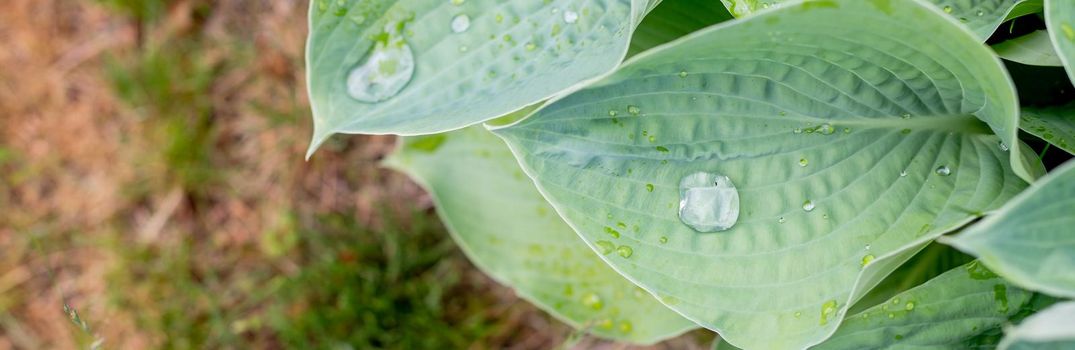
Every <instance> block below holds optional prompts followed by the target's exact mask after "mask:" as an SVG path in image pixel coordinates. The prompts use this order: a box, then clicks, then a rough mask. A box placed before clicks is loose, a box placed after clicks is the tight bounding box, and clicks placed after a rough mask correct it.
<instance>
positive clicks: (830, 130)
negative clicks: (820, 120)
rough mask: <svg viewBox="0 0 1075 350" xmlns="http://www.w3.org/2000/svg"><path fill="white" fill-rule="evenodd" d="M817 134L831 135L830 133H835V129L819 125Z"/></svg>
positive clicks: (826, 125) (830, 126) (827, 125)
mask: <svg viewBox="0 0 1075 350" xmlns="http://www.w3.org/2000/svg"><path fill="white" fill-rule="evenodd" d="M817 132H818V133H821V134H823V135H832V133H834V132H836V128H834V127H832V125H829V124H827V123H826V124H821V125H819V126H818V127H817Z"/></svg>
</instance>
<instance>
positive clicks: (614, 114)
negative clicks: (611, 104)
mask: <svg viewBox="0 0 1075 350" xmlns="http://www.w3.org/2000/svg"><path fill="white" fill-rule="evenodd" d="M617 114H619V113H618V112H616V110H614V109H610V110H608V116H609V117H615V116H616V115H617Z"/></svg>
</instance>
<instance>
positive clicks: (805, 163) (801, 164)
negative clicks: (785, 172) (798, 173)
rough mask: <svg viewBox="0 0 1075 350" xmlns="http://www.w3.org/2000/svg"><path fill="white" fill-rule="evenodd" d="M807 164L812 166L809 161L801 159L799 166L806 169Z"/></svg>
mask: <svg viewBox="0 0 1075 350" xmlns="http://www.w3.org/2000/svg"><path fill="white" fill-rule="evenodd" d="M807 164H810V161H809V160H806V158H799V166H801V167H804V166H806V165H807Z"/></svg>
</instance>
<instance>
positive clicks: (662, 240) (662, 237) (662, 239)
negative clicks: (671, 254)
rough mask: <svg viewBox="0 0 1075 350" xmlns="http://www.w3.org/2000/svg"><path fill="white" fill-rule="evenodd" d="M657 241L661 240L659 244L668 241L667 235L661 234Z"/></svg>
mask: <svg viewBox="0 0 1075 350" xmlns="http://www.w3.org/2000/svg"><path fill="white" fill-rule="evenodd" d="M657 241H658V242H661V244H665V243H668V237H667V236H661V238H660V239H658V240H657Z"/></svg>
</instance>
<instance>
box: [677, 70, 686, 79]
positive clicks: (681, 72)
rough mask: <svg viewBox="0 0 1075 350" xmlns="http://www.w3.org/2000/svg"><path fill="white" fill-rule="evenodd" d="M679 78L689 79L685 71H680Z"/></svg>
mask: <svg viewBox="0 0 1075 350" xmlns="http://www.w3.org/2000/svg"><path fill="white" fill-rule="evenodd" d="M679 77H680V78H686V77H687V71H685V70H681V71H679Z"/></svg>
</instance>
